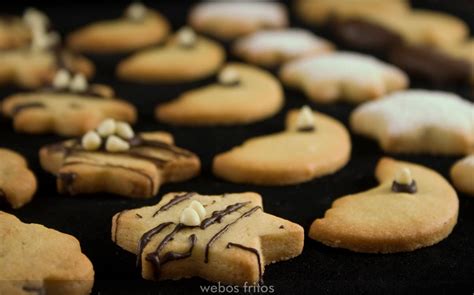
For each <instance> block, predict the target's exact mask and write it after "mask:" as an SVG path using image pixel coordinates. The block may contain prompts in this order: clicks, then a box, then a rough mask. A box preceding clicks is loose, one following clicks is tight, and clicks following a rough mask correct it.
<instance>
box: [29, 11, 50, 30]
mask: <svg viewBox="0 0 474 295" xmlns="http://www.w3.org/2000/svg"><path fill="white" fill-rule="evenodd" d="M23 21H24V22H25V23H26V25H27V26H28V27H30V29H31V30H36V29H40V30H43V31H46V27H47V26H48V24H49V19H48V17H47V16H46V14H44V13H43V12H41V11H39V10H38V9H36V8H32V7H29V8H27V9H26V10H25V12H24V13H23Z"/></svg>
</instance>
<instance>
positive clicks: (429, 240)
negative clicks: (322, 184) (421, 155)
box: [309, 158, 459, 253]
mask: <svg viewBox="0 0 474 295" xmlns="http://www.w3.org/2000/svg"><path fill="white" fill-rule="evenodd" d="M400 173H401V174H400ZM375 175H376V177H377V180H378V181H379V182H380V184H379V185H378V186H377V187H375V188H373V189H370V190H368V191H365V192H362V193H358V194H354V195H349V196H345V197H342V198H340V199H337V200H336V201H334V203H333V204H332V207H331V209H329V210H328V211H326V213H325V215H324V218H321V219H316V220H315V221H314V222H313V224H312V225H311V228H310V231H309V236H310V238H312V239H315V240H317V241H320V242H322V243H324V244H326V245H328V246H331V247H336V248H345V249H349V250H352V251H356V252H367V253H394V252H405V251H413V250H415V249H418V248H421V247H427V246H431V245H433V244H436V243H438V242H440V241H441V240H443V239H445V238H446V237H447V236H448V235H449V234H450V233H451V231H452V229H453V227H454V226H455V225H456V222H457V217H458V210H459V201H458V198H457V195H456V192H455V191H454V189H453V188H452V187H451V185H450V184H449V183H448V182H447V181H446V180H445V179H444V178H443V177H442V176H441V175H439V174H438V173H436V172H435V171H433V170H431V169H428V168H426V167H423V166H420V165H416V164H412V163H408V162H400V161H395V160H393V159H389V158H383V159H381V160H380V161H379V163H378V165H377V168H376V171H375Z"/></svg>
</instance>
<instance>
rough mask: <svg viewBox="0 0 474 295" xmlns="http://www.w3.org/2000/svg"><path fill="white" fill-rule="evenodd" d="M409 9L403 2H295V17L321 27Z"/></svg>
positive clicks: (372, 0) (402, 12)
mask: <svg viewBox="0 0 474 295" xmlns="http://www.w3.org/2000/svg"><path fill="white" fill-rule="evenodd" d="M408 9H409V4H408V2H407V1H405V0H382V1H381V0H337V1H334V0H297V1H296V3H295V10H296V13H297V15H298V16H299V17H300V18H301V19H303V20H304V21H305V22H307V23H309V24H316V25H323V24H324V23H326V22H328V21H330V20H332V19H337V20H340V19H346V18H351V17H360V16H365V15H367V14H374V13H377V14H380V15H383V16H386V15H392V14H393V15H402V14H404V13H405V12H406V11H407V10H408Z"/></svg>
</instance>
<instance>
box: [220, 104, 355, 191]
mask: <svg viewBox="0 0 474 295" xmlns="http://www.w3.org/2000/svg"><path fill="white" fill-rule="evenodd" d="M350 151H351V141H350V136H349V132H348V131H347V129H346V128H345V127H344V125H342V124H341V123H340V122H338V121H337V120H335V119H333V118H331V117H329V116H327V115H324V114H322V113H319V112H312V111H311V109H309V108H308V107H304V108H303V109H302V110H300V111H298V110H292V111H290V112H289V114H288V116H287V122H286V130H285V131H282V132H278V133H275V134H270V135H264V136H259V137H255V138H251V139H248V140H247V141H245V142H244V143H243V144H242V145H240V146H237V147H234V148H233V149H231V150H230V151H227V152H224V153H222V154H218V155H217V156H216V157H215V158H214V160H213V166H212V169H213V172H214V174H216V175H217V176H219V177H221V178H224V179H226V180H228V181H232V182H237V183H252V184H258V185H289V184H296V183H301V182H306V181H310V180H311V179H313V178H316V177H320V176H323V175H328V174H332V173H335V172H336V171H338V170H339V169H341V168H342V167H344V165H346V163H347V162H348V161H349V158H350Z"/></svg>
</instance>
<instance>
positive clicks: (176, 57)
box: [117, 28, 225, 83]
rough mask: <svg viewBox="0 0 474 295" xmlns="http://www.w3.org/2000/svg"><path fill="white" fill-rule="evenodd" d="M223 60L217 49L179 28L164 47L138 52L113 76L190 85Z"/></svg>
mask: <svg viewBox="0 0 474 295" xmlns="http://www.w3.org/2000/svg"><path fill="white" fill-rule="evenodd" d="M224 60H225V51H224V49H223V48H222V46H221V45H219V44H218V43H217V42H214V41H212V40H209V39H206V38H204V37H201V36H196V34H195V33H194V31H192V30H191V29H189V28H183V29H181V30H180V31H179V32H178V33H177V34H175V35H174V36H172V37H171V38H170V39H169V40H168V41H167V42H166V44H165V45H163V46H159V47H155V48H151V49H146V50H144V51H139V52H137V53H135V54H134V55H132V56H131V57H128V58H127V59H125V60H123V61H122V62H120V64H119V65H118V68H117V75H118V76H119V77H120V78H121V79H125V80H129V81H136V82H145V83H146V82H155V81H156V82H184V81H192V80H197V79H202V78H205V77H207V76H210V75H212V74H214V73H215V72H216V71H217V70H218V69H219V67H220V66H221V64H222V62H224Z"/></svg>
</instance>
